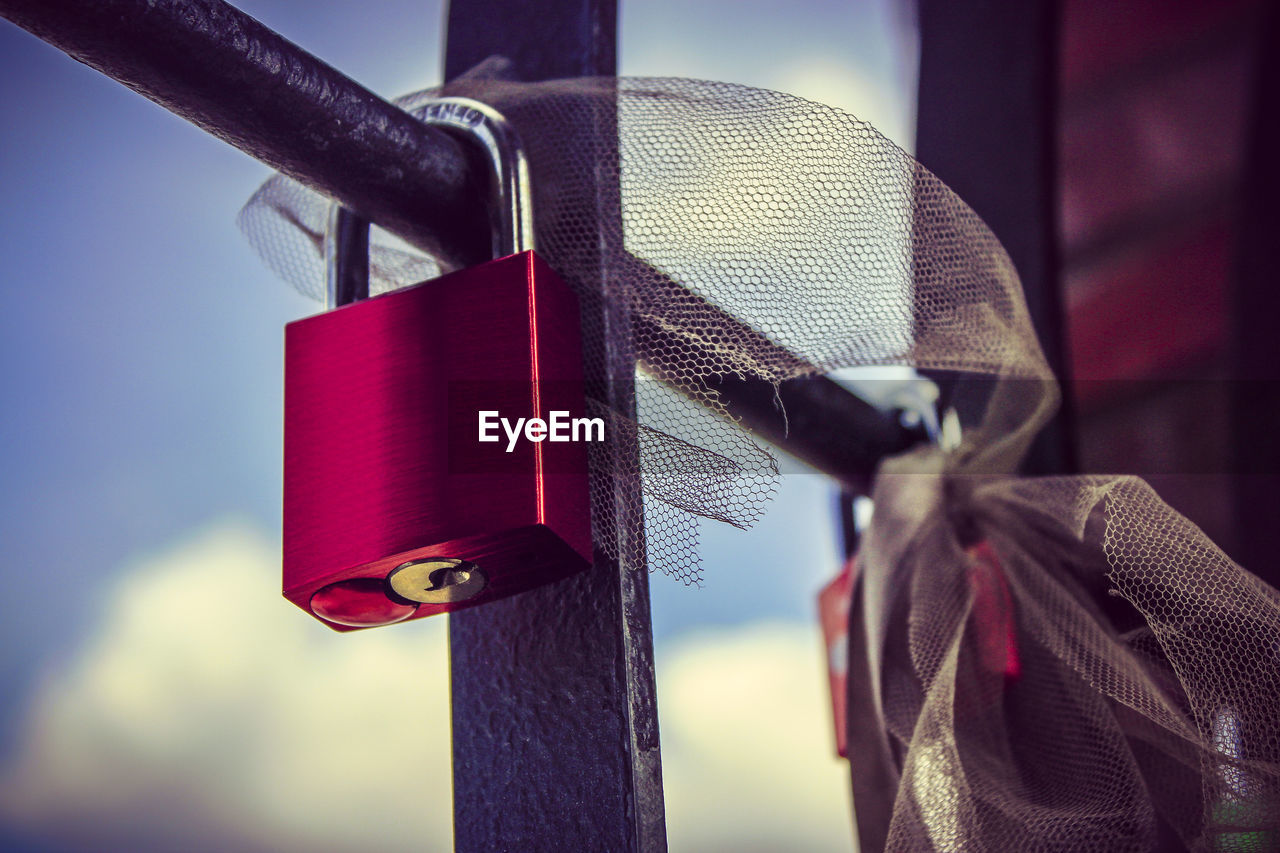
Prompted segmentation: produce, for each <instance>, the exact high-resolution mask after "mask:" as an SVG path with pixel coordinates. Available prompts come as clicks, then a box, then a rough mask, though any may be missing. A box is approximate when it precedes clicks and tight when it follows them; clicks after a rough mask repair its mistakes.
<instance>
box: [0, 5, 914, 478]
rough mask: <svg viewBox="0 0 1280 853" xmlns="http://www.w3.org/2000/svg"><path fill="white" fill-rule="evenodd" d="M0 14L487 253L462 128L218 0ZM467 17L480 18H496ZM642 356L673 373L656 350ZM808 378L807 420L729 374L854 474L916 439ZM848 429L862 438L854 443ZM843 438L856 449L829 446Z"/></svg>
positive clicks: (390, 219)
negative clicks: (426, 118) (447, 125)
mask: <svg viewBox="0 0 1280 853" xmlns="http://www.w3.org/2000/svg"><path fill="white" fill-rule="evenodd" d="M573 14H577V15H579V16H580V17H579V19H578V20H577V21H575V22H574V23H573V26H574V27H576V28H577V29H576V30H575V31H580V32H588V31H595V30H596V29H601V28H604V25H605V23H606V21H605V20H604V18H603V17H592V16H599V15H603V14H604V13H603V12H601V11H600V10H598V9H594V8H586V7H583V8H581V9H578V10H577V11H576V12H574V13H573ZM0 16H3V17H5V18H8V19H9V20H11V21H13V22H14V23H16V24H17V25H18V26H21V27H23V28H24V29H27V30H29V31H30V32H32V33H34V34H35V35H37V36H39V37H40V38H42V39H44V40H45V41H48V42H49V43H51V44H53V45H55V46H56V47H58V48H60V49H62V50H63V51H65V52H67V53H68V54H69V55H71V56H72V57H74V58H75V59H77V60H79V61H81V62H83V63H85V64H87V65H89V66H90V67H92V68H95V69H97V70H99V71H101V72H103V73H104V74H107V75H109V76H111V77H114V78H115V79H117V80H119V81H120V82H122V83H124V84H125V85H127V86H129V87H130V88H132V89H134V90H135V91H137V92H139V93H140V94H142V95H144V96H145V97H147V98H150V99H151V100H153V101H155V102H156V103H158V104H160V105H161V106H163V107H165V108H167V109H169V110H172V111H173V112H174V113H176V114H178V115H180V116H182V117H183V118H185V119H187V120H188V121H191V122H192V123H194V124H196V125H197V126H199V127H201V128H203V129H205V130H207V131H208V132H210V133H212V134H213V135H215V136H217V137H219V138H220V139H223V140H225V141H226V142H229V143H230V144H232V145H234V146H236V147H238V148H240V149H241V150H242V151H244V152H245V153H247V154H249V155H250V156H252V157H254V158H256V159H258V160H261V161H262V162H263V163H266V164H267V165H269V166H272V167H274V168H277V169H280V170H281V171H283V172H284V173H286V174H288V175H290V176H291V177H293V178H295V179H297V180H298V181H300V182H302V183H303V184H305V185H307V186H309V187H311V188H313V189H315V190H317V191H319V192H322V193H324V194H326V195H328V196H330V197H331V198H334V199H336V200H337V201H340V202H341V203H342V204H343V205H344V206H346V207H349V208H351V209H353V210H354V211H356V212H357V213H358V214H360V215H361V216H362V217H363V218H365V219H368V220H371V221H374V222H377V223H378V225H380V226H382V227H383V228H386V229H387V230H389V231H392V232H394V233H396V234H398V235H400V236H401V237H404V238H405V239H406V240H409V241H410V242H411V243H414V244H416V245H418V246H421V247H423V248H425V249H427V250H428V251H431V252H433V253H436V254H437V255H438V256H439V257H441V258H444V259H445V260H446V261H447V262H448V263H449V264H451V265H455V266H460V265H465V264H469V263H475V262H479V261H480V260H483V259H485V258H486V257H487V256H488V252H489V246H488V242H487V236H486V235H487V234H488V225H487V219H486V217H485V213H484V209H483V208H484V205H483V200H484V198H485V192H486V190H485V186H484V184H483V180H482V176H483V170H481V169H473V168H472V164H471V161H470V160H469V159H468V156H467V154H466V152H465V151H464V149H463V148H462V147H461V146H460V145H459V143H458V142H457V141H456V140H454V139H453V138H451V137H449V136H448V135H446V134H445V133H444V132H442V131H438V130H436V129H434V128H431V127H428V126H425V125H423V124H422V123H421V122H419V121H417V120H416V119H414V118H413V117H412V116H410V115H409V114H408V113H405V112H404V111H402V110H400V109H399V108H397V107H395V106H394V105H392V104H390V103H387V102H386V101H383V100H382V99H381V98H379V97H378V96H377V95H375V94H373V93H372V92H370V91H368V90H367V89H365V88H363V87H361V86H360V85H359V84H357V83H355V82H354V81H352V80H351V79H349V78H348V77H346V76H344V75H342V74H341V73H340V72H338V71H336V70H335V69H333V68H332V67H330V66H329V65H326V64H325V63H324V62H322V61H320V60H319V59H317V58H315V57H314V56H311V55H310V54H308V53H307V52H306V51H304V50H302V49H301V48H299V47H298V46H297V45H295V44H293V43H291V42H289V41H287V40H286V39H284V38H283V37H281V36H279V35H278V34H276V33H274V32H272V31H271V30H270V29H268V28H266V27H265V26H263V25H262V24H260V23H259V22H258V21H256V20H254V19H253V18H251V17H249V16H248V15H245V14H244V13H243V12H240V11H239V10H237V9H235V8H234V7H232V6H230V5H228V4H227V3H225V2H222V0H169V2H166V3H151V2H148V0H0ZM512 17H513V19H518V20H519V21H520V23H521V26H523V27H525V28H526V29H525V33H526V34H527V40H526V41H520V42H519V43H516V42H514V41H513V43H512V44H513V47H512V51H511V52H512V53H513V56H514V58H515V59H516V60H517V67H518V68H537V67H545V68H554V69H555V70H554V72H552V73H553V74H554V75H561V76H567V75H568V74H569V73H570V71H569V69H568V68H567V66H566V65H565V64H564V63H563V61H561V60H557V59H555V57H556V56H557V55H558V54H559V53H560V51H559V45H558V41H557V39H559V38H560V32H561V31H560V30H559V29H558V28H557V25H556V22H558V21H560V18H559V17H558V16H557V15H547V14H541V13H540V14H534V13H532V12H529V13H528V14H525V15H519V16H516V15H513V16H512ZM454 23H456V24H458V25H459V26H463V25H464V22H463V21H462V20H459V21H456V22H454ZM470 26H471V27H472V29H474V30H476V31H480V32H484V31H487V30H489V29H492V28H493V27H495V26H496V23H495V22H494V21H481V22H478V23H475V24H471V25H470ZM469 41H470V40H469ZM483 43H484V42H483V39H481V38H477V39H475V40H474V41H473V43H472V44H471V45H470V46H469V47H467V48H466V49H467V50H468V51H469V52H468V53H467V54H466V55H465V56H464V57H463V58H461V59H459V60H457V61H456V65H455V66H454V67H456V68H459V69H461V68H464V67H469V65H468V64H469V63H472V61H473V60H475V62H479V61H480V60H482V59H483V58H485V57H484V55H482V53H483V50H484V49H483V48H482V47H479V45H482V44H483ZM459 49H462V48H459ZM585 49H586V50H588V51H591V53H589V54H587V55H585V58H580V59H581V61H580V63H579V65H578V66H577V67H578V68H588V67H593V68H604V67H606V65H608V62H606V61H605V60H606V59H607V58H608V56H611V55H612V53H611V51H612V48H610V49H609V50H608V51H606V50H605V48H604V47H602V46H599V45H591V46H586V47H585ZM606 54H607V55H606ZM575 61H578V60H575ZM593 62H594V63H596V64H595V65H591V63H593ZM557 63H559V64H557ZM609 67H612V66H609ZM610 73H612V72H610ZM539 76H546V75H539ZM473 175H474V176H475V177H473ZM356 230H357V231H358V229H356ZM343 233H355V232H354V231H352V232H347V231H345V230H344V231H343ZM317 239H320V237H319V235H317ZM356 254H357V253H355V252H352V253H349V256H350V257H355V255H356ZM636 262H637V263H643V261H639V260H637V261H636ZM357 277H358V276H357ZM343 280H344V281H345V279H343ZM671 284H672V286H676V287H678V286H679V284H678V283H671ZM685 298H687V297H685ZM725 322H726V323H732V322H734V321H733V320H732V319H731V318H728V317H726V318H725ZM739 325H740V326H741V324H739ZM743 328H744V330H745V327H743ZM746 331H749V330H746ZM655 339H656V338H655ZM761 340H762V341H763V338H761ZM684 346H685V347H686V348H687V346H688V342H685V343H684ZM640 355H641V357H642V358H644V359H645V360H646V363H647V364H648V365H649V366H651V367H654V368H655V369H657V370H658V372H661V370H662V365H661V358H660V356H659V354H658V353H653V354H645V353H641V354H640ZM806 383H807V384H809V385H810V386H811V388H810V389H808V390H804V391H800V390H797V391H795V392H792V391H791V390H790V387H789V386H790V383H783V388H782V392H781V396H782V399H783V400H784V402H786V401H789V400H794V406H793V405H791V404H788V405H787V413H788V415H789V416H795V415H796V414H797V413H798V412H800V411H801V410H802V408H801V407H804V406H807V405H810V404H811V403H812V402H814V398H815V397H816V398H817V400H818V401H826V402H827V403H833V404H837V403H838V406H837V407H836V408H835V409H832V410H831V411H826V410H823V411H820V412H814V413H812V417H811V418H810V419H809V420H810V424H811V428H810V429H807V430H800V429H796V430H789V429H787V428H786V425H785V424H784V423H783V422H782V420H781V418H780V416H779V414H778V413H777V412H776V410H775V409H774V406H773V390H774V389H773V386H771V385H769V384H768V383H767V382H763V381H762V380H741V379H737V378H734V377H726V378H725V379H724V381H723V383H722V384H723V386H724V387H723V390H722V395H723V397H724V400H725V403H726V405H727V407H728V409H729V410H730V412H731V413H733V414H735V415H736V416H738V417H740V418H741V419H742V420H743V422H744V423H746V424H747V425H748V426H750V427H752V428H754V429H757V430H759V431H760V432H761V434H762V435H763V436H764V437H765V438H767V439H769V440H771V441H774V442H775V443H777V444H778V445H779V446H780V447H782V448H783V449H784V450H786V451H788V452H789V453H792V454H794V455H795V456H797V457H799V458H801V459H804V460H805V461H807V462H809V463H810V464H813V465H815V466H816V467H818V468H819V469H820V470H822V471H824V472H826V473H828V474H830V475H831V476H833V477H837V478H839V479H841V480H843V481H844V482H846V483H849V484H854V485H857V484H860V483H862V482H864V481H865V480H866V478H867V477H869V476H870V475H871V473H872V472H873V471H874V468H875V465H876V463H877V462H878V461H879V459H881V458H883V457H884V456H886V455H889V454H890V453H893V452H896V451H897V450H898V449H901V447H903V446H904V445H905V444H907V443H910V442H912V441H914V440H915V436H913V435H910V434H907V433H903V432H901V431H899V430H897V428H896V426H895V423H894V421H893V420H892V419H891V418H886V417H885V416H883V415H881V414H880V413H879V412H877V411H876V410H875V409H874V408H872V407H871V406H869V405H867V404H866V403H864V402H863V401H861V400H859V399H858V398H856V397H854V396H853V395H851V394H847V393H844V392H843V391H840V390H839V389H836V388H835V386H834V385H831V386H828V385H825V384H824V383H823V382H814V381H806ZM814 389H816V390H814ZM820 404H822V403H821V402H820ZM851 436H857V437H858V442H857V446H856V447H851V440H850V439H851ZM841 447H845V448H851V449H849V450H848V451H847V452H843V453H836V454H834V455H833V452H832V451H833V450H835V449H838V448H841Z"/></svg>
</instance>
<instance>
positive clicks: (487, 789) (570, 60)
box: [445, 0, 666, 852]
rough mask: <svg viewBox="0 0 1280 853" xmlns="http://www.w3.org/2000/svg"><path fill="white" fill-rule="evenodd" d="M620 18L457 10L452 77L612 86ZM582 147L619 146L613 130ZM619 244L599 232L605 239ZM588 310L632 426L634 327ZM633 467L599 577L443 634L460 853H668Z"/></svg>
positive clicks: (570, 141) (459, 3)
mask: <svg viewBox="0 0 1280 853" xmlns="http://www.w3.org/2000/svg"><path fill="white" fill-rule="evenodd" d="M616 19H617V8H616V0H558V2H556V3H551V4H538V5H537V6H530V5H528V4H526V3H523V2H520V0H453V2H452V3H451V4H450V6H449V14H448V28H449V29H448V39H447V43H446V46H447V50H446V59H445V78H446V79H452V78H454V77H456V76H457V75H459V74H460V73H462V72H464V71H466V70H468V69H469V68H471V67H473V66H474V65H476V64H477V63H479V62H480V61H481V60H483V59H485V58H486V57H488V56H490V55H491V54H501V55H503V56H506V57H508V58H510V59H511V60H513V64H512V69H511V70H512V72H513V74H514V76H516V77H517V78H520V79H525V80H539V79H551V78H559V77H575V76H584V75H612V74H614V73H616V72H615V66H616V58H615V56H616ZM584 132H585V134H586V135H587V137H591V136H607V135H610V134H616V133H617V127H616V120H615V119H606V120H604V121H602V123H601V124H600V125H599V126H597V127H594V128H590V129H588V130H586V131H584ZM566 136H567V138H566V139H565V140H564V141H563V148H564V153H563V156H564V157H566V158H570V162H575V161H581V162H583V163H588V162H589V158H588V156H587V154H586V152H588V151H590V150H591V148H590V147H589V146H590V144H591V142H592V141H593V140H592V139H590V138H577V137H576V136H574V135H570V134H569V133H567V134H566ZM585 168H587V169H590V170H591V171H590V172H588V174H594V175H596V176H597V177H596V182H595V183H594V184H593V185H591V186H589V188H588V189H587V190H585V191H583V193H582V196H581V197H579V198H569V199H562V200H561V203H562V204H564V205H566V206H573V207H575V208H577V209H578V211H580V214H581V215H580V217H579V219H580V221H582V222H584V223H591V222H597V223H600V222H601V219H602V217H604V216H609V215H617V214H616V211H617V210H618V205H617V200H616V194H617V192H618V187H617V185H616V178H614V177H613V175H614V174H616V172H615V170H613V169H610V168H606V164H591V165H590V166H587V167H585ZM611 196H612V197H611ZM609 211H614V213H610V212H609ZM535 215H536V211H535ZM602 225H603V223H602ZM535 226H536V223H535ZM613 230H616V229H609V228H605V227H600V228H599V234H600V235H601V239H603V237H604V235H605V234H607V233H609V232H610V231H613ZM599 242H600V241H597V243H599ZM618 248H619V247H618V246H612V245H610V246H604V245H601V246H600V248H599V250H598V254H597V256H596V257H597V270H596V273H595V275H594V276H591V277H590V278H589V279H587V280H584V281H580V282H577V284H578V286H579V287H580V288H588V291H587V292H589V289H590V288H592V287H602V286H603V283H604V282H606V281H608V280H609V276H610V271H609V269H608V267H609V263H610V261H609V259H610V258H611V257H612V256H613V255H614V253H615V252H616V250H617V249H618ZM548 261H549V262H550V263H551V264H552V265H553V266H554V265H555V263H556V258H555V257H548ZM584 306H587V307H586V308H585V310H584V312H583V314H584V316H583V318H582V322H583V346H584V352H583V361H584V363H583V367H584V376H585V377H586V381H587V386H588V387H587V391H588V394H590V395H592V396H594V397H595V398H597V399H602V400H606V401H607V402H608V403H609V404H610V406H611V407H612V408H613V409H614V410H615V411H619V412H622V413H624V414H632V413H634V389H633V388H632V381H633V377H634V375H635V361H634V356H632V355H631V354H630V353H629V352H627V350H626V348H619V347H617V346H610V345H609V344H610V343H611V342H616V341H619V340H626V339H627V336H629V329H628V328H627V324H629V322H630V319H631V318H630V316H629V313H630V312H629V310H627V309H625V308H622V306H617V305H609V304H608V303H607V301H606V300H596V299H591V298H586V299H584ZM620 308H621V309H622V310H619V309H620ZM615 440H616V437H615ZM636 452H637V451H636V449H635V448H633V447H627V446H624V445H621V444H619V445H618V446H615V447H614V448H613V449H612V453H613V454H614V457H613V463H614V464H613V465H612V467H611V469H610V470H609V471H607V472H606V473H604V474H603V475H602V476H597V477H596V478H594V480H593V483H592V486H593V488H596V489H598V490H599V492H598V493H597V494H594V495H593V501H592V503H593V505H594V506H595V507H597V508H599V507H600V506H601V505H602V504H604V503H606V502H609V503H612V504H613V512H612V513H606V514H605V515H607V516H611V517H609V518H607V519H601V518H596V519H595V524H594V527H595V529H596V535H597V536H600V537H608V538H610V539H613V540H614V541H613V543H606V542H604V541H597V542H596V543H595V555H594V561H593V563H594V565H593V566H592V568H591V570H590V571H588V572H585V573H583V574H580V575H577V576H575V577H573V578H570V579H568V580H566V581H563V582H561V583H558V584H555V585H554V586H550V587H543V588H541V589H536V590H532V591H530V592H527V593H524V594H522V595H520V596H517V597H516V598H513V599H509V600H507V601H501V602H495V605H496V606H488V607H483V608H477V609H475V610H471V611H464V612H460V613H457V614H454V615H453V616H451V618H450V620H449V639H450V643H449V645H450V656H451V667H450V671H451V673H452V677H453V767H454V779H453V794H454V844H455V847H456V849H457V850H459V851H464V852H465V851H473V850H474V851H480V850H511V849H529V850H533V849H540V850H541V849H547V850H551V849H557V850H634V851H650V850H665V849H666V828H665V812H664V807H663V800H662V767H661V757H660V752H659V744H658V716H657V704H656V696H655V693H656V690H655V683H654V668H653V640H652V636H651V627H650V619H649V586H648V569H647V565H646V561H645V560H644V558H643V554H644V543H643V531H644V519H643V516H642V514H641V508H640V504H639V498H640V483H639V481H638V478H637V477H636V476H635V474H634V471H635V470H637V468H636V466H635V459H634V456H635V454H636ZM628 456H630V457H631V458H630V459H629V458H628ZM628 463H630V464H628ZM628 495H630V496H631V498H632V499H631V500H628ZM609 544H612V545H613V547H607V546H608V545H609ZM610 553H620V554H621V558H620V559H615V558H613V557H611V556H609V554H610ZM637 557H638V558H637ZM478 804H484V808H476V806H477V805H478Z"/></svg>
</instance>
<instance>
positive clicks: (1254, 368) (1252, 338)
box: [1231, 4, 1280, 586]
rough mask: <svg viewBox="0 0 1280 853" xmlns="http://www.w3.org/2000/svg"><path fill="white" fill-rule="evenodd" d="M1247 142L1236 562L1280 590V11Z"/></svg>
mask: <svg viewBox="0 0 1280 853" xmlns="http://www.w3.org/2000/svg"><path fill="white" fill-rule="evenodd" d="M1256 55H1257V57H1258V61H1257V70H1256V72H1255V76H1254V89H1253V93H1252V95H1253V98H1252V104H1251V114H1250V115H1249V117H1248V120H1247V124H1246V127H1247V128H1248V130H1247V133H1246V138H1245V162H1244V165H1243V170H1242V174H1243V176H1244V179H1243V180H1242V181H1241V195H1242V205H1241V208H1240V217H1239V229H1240V230H1239V237H1238V239H1239V244H1238V245H1239V248H1238V250H1237V256H1236V276H1235V287H1234V288H1233V297H1234V299H1233V305H1232V308H1233V311H1232V317H1231V324H1232V325H1231V331H1232V335H1231V337H1232V341H1233V343H1234V347H1233V352H1232V361H1233V362H1234V363H1233V364H1232V369H1231V374H1232V376H1233V377H1234V379H1235V381H1234V382H1233V383H1232V388H1231V428H1232V436H1231V453H1232V456H1233V459H1232V463H1233V464H1232V471H1233V474H1234V477H1233V480H1234V491H1235V495H1234V510H1235V516H1236V538H1237V551H1238V553H1237V554H1236V555H1233V556H1236V558H1237V559H1238V560H1239V561H1240V563H1241V565H1243V566H1244V567H1245V568H1246V569H1249V570H1250V571H1251V572H1253V573H1255V574H1257V575H1258V576H1259V577H1261V578H1263V579H1264V580H1266V581H1268V582H1270V583H1271V584H1273V585H1276V586H1280V524H1277V523H1276V517H1277V508H1278V507H1280V437H1278V435H1280V432H1278V430H1277V427H1280V381H1278V380H1280V377H1277V373H1280V334H1278V333H1277V330H1276V324H1277V318H1278V317H1280V272H1278V271H1277V266H1276V261H1275V255H1276V252H1275V248H1274V247H1275V242H1276V239H1277V237H1276V235H1277V234H1280V204H1278V201H1277V200H1278V199H1280V8H1277V7H1276V6H1275V5H1274V4H1273V5H1272V6H1270V7H1269V8H1268V9H1267V11H1266V14H1265V19H1264V24H1263V26H1262V28H1261V29H1260V32H1259V49H1258V51H1257V54H1256Z"/></svg>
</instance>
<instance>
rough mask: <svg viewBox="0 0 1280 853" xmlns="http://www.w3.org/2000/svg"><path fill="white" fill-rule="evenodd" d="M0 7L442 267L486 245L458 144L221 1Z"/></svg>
mask: <svg viewBox="0 0 1280 853" xmlns="http://www.w3.org/2000/svg"><path fill="white" fill-rule="evenodd" d="M0 16H3V17H5V18H8V19H9V20H10V21H12V22H13V23H15V24H17V25H18V26H20V27H22V28H23V29H25V30H27V31H29V32H31V33H33V34H34V35H36V36H38V37H40V38H41V39H44V40H45V41H47V42H49V43H50V44H52V45H54V46H55V47H57V48H59V49H60V50H62V51H64V52H66V53H67V54H68V55H70V56H71V57H72V58H74V59H76V60H78V61H80V62H83V63H84V64H86V65H88V66H90V67H91V68H95V69H97V70H98V71H101V72H102V73H104V74H106V75H107V76H109V77H112V78H114V79H116V80H118V81H120V82H121V83H123V84H124V85H126V86H128V87H129V88H130V89H133V90H134V91H135V92H138V93H139V94H141V95H143V96H145V97H147V98H149V99H151V100H152V101H155V102H156V103H157V104H160V105H161V106H163V107H165V108H166V109H168V110H171V111H172V112H174V113H176V114H178V115H180V116H182V117H183V118H185V119H186V120H187V121H190V122H191V123H193V124H195V125H197V126H198V127H201V128H203V129H204V130H206V131H208V132H209V133H211V134H213V135H214V136H217V137H218V138H220V139H222V140H224V141H226V142H229V143H231V144H232V145H234V146H235V147H237V148H239V149H240V150H241V151H244V152H245V153H246V154H248V155H249V156H251V157H254V158H255V159H257V160H261V161H262V162H263V163H266V164H267V165H268V166H272V167H274V168H276V169H279V170H280V171H282V172H284V173H285V174H286V175H289V176H290V177H292V178H294V179H296V180H298V181H301V182H302V183H303V184H306V185H307V186H309V187H311V188H312V189H315V190H317V191H318V192H321V193H324V194H325V195H327V196H330V197H331V198H335V199H338V200H339V201H341V202H342V203H343V204H345V205H346V206H348V207H350V208H353V209H354V210H356V211H357V212H359V213H360V214H362V215H363V216H365V217H366V218H368V219H371V220H373V221H375V222H377V223H378V224H379V225H381V226H383V227H384V228H386V229H388V230H390V231H393V232H395V233H396V234H399V235H401V236H402V237H404V238H405V239H407V240H409V241H411V242H412V243H414V244H415V245H418V246H421V247H422V248H424V249H427V250H429V251H431V252H432V253H434V254H436V255H437V256H439V257H442V258H445V259H448V260H449V261H450V262H451V264H452V265H461V264H463V263H466V262H470V261H473V260H475V259H478V258H482V257H484V256H485V254H486V253H487V252H488V251H489V228H488V223H487V220H486V219H485V216H484V211H483V209H482V203H483V201H484V199H485V198H486V196H485V190H484V187H483V186H482V185H480V186H477V185H476V184H474V183H473V178H472V170H471V169H470V168H469V163H468V159H467V156H466V154H465V153H464V151H463V149H462V146H461V145H460V144H459V143H458V142H457V141H456V140H455V139H453V138H452V137H450V136H448V135H447V134H445V133H444V132H442V131H439V130H437V129H435V128H431V127H427V126H425V125H423V124H422V123H421V122H419V121H418V120H417V119H415V118H414V117H413V116H411V115H409V114H408V113H407V112H405V111H404V110H401V109H400V108H398V107H396V106H394V105H393V104H390V103H388V102H387V101H385V100H383V99H382V98H380V97H378V96H377V95H375V94H374V93H373V92H370V91H369V90H368V89H366V88H364V87H363V86H361V85H360V84H358V83H356V82H355V81H354V80H352V79H350V78H349V77H347V76H345V75H343V74H342V73H340V72H339V71H337V70H335V69H334V68H332V67H331V66H329V65H327V64H325V63H324V62H322V61H320V60H319V59H317V58H316V57H314V56H312V55H311V54H309V53H307V52H306V51H304V50H302V49H301V48H300V47H298V46H297V45H295V44H293V43H292V42H290V41H288V40H286V39H285V38H284V37H283V36H280V35H279V34H277V33H276V32H274V31H272V30H271V29H269V28H267V27H266V26H264V25H263V24H261V23H260V22H258V21H257V20H255V19H254V18H251V17H250V16H248V15H246V14H245V13H243V12H241V11H240V10H238V9H236V8H235V7H233V6H231V5H229V4H227V3H224V2H221V0H166V1H165V2H162V3H156V2H149V0H0ZM476 174H477V175H480V176H482V175H483V174H484V173H483V172H481V171H477V172H476Z"/></svg>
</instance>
